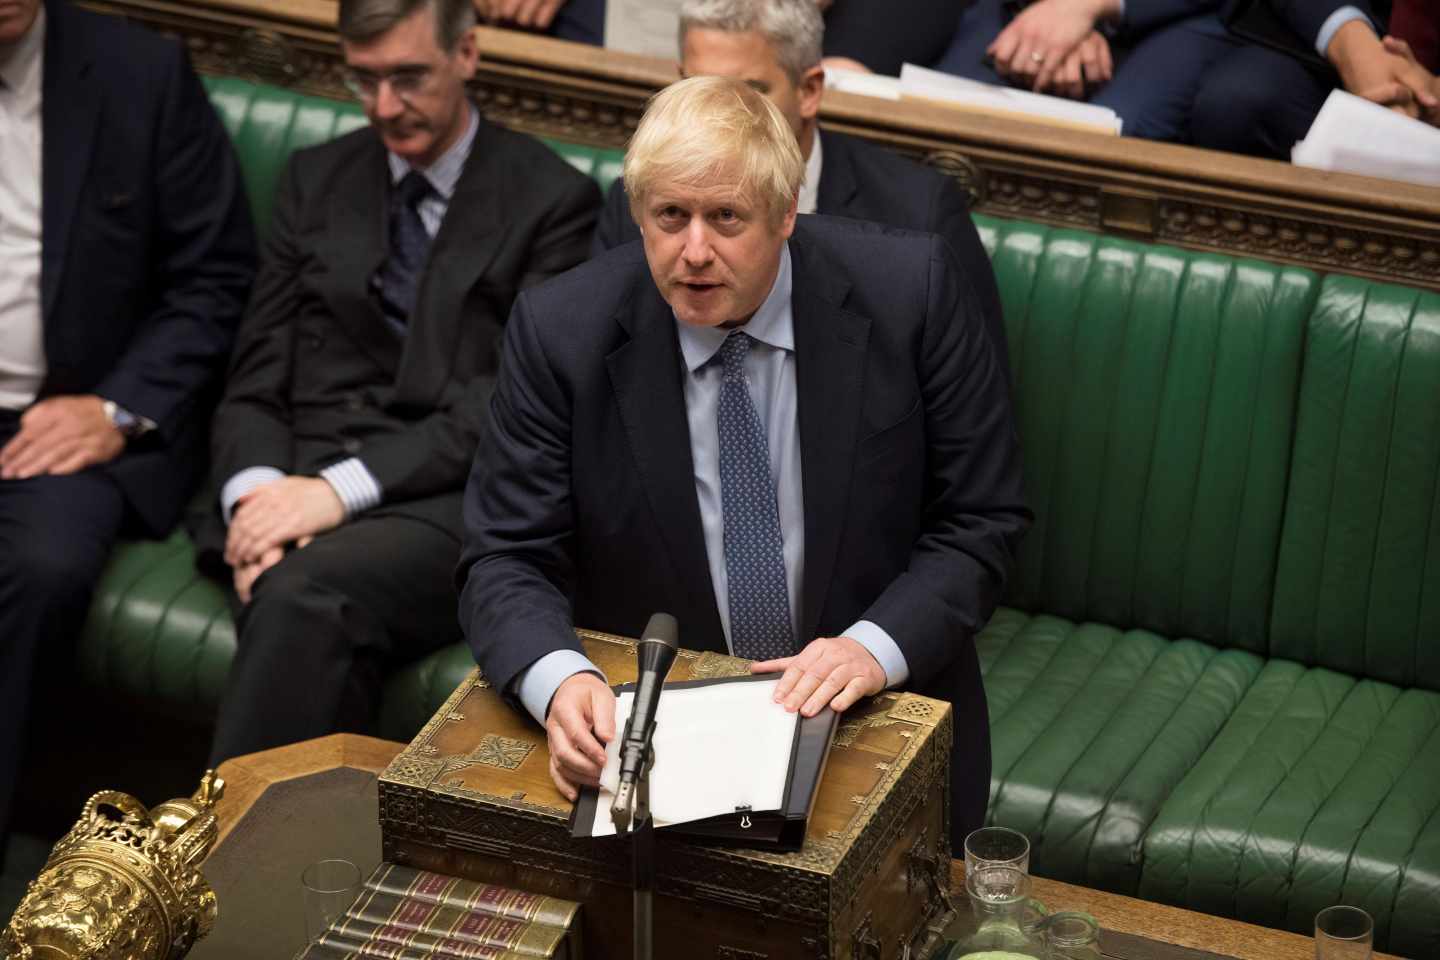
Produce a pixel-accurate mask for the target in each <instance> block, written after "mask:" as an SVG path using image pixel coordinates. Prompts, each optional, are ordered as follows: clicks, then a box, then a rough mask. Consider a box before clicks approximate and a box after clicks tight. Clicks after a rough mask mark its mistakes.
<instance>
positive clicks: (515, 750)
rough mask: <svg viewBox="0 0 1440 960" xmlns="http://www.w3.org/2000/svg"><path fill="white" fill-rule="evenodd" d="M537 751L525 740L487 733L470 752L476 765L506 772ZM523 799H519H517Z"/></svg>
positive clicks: (533, 745)
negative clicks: (499, 768) (533, 751)
mask: <svg viewBox="0 0 1440 960" xmlns="http://www.w3.org/2000/svg"><path fill="white" fill-rule="evenodd" d="M534 749H535V744H533V743H530V742H527V741H525V740H514V739H511V738H510V737H499V736H496V735H495V734H493V733H487V734H485V736H483V737H481V738H480V743H479V744H477V745H476V747H475V749H474V750H472V751H470V758H469V759H471V760H473V761H474V762H476V763H481V764H484V765H485V766H487V767H501V768H503V769H505V770H514V769H515V768H516V767H518V766H520V764H522V763H524V762H525V758H526V757H528V756H530V752H531V751H532V750H534ZM516 799H517V800H518V799H521V798H519V797H517V798H516Z"/></svg>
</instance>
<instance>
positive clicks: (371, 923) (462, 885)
mask: <svg viewBox="0 0 1440 960" xmlns="http://www.w3.org/2000/svg"><path fill="white" fill-rule="evenodd" d="M579 913H580V904H578V903H572V902H571V901H569V900H558V899H556V898H554V897H543V896H539V895H537V894H533V893H524V892H522V891H520V890H510V889H508V888H506V887H500V886H495V885H493V884H488V883H475V882H473V881H470V880H459V879H456V878H455V877H447V876H443V875H441V874H438V873H430V872H428V871H425V870H413V869H410V868H409V867H401V866H397V865H395V864H391V863H382V864H380V866H379V867H377V868H376V869H375V872H374V873H373V874H371V875H370V879H368V880H366V881H365V887H364V889H362V890H361V892H360V896H359V897H357V898H356V900H355V902H354V903H353V904H352V905H351V906H350V909H349V910H348V911H346V913H345V916H343V917H341V918H340V919H338V920H336V921H335V923H333V924H332V925H331V927H330V929H329V930H327V931H325V933H324V934H322V935H321V936H320V938H319V939H318V940H316V941H315V942H314V943H312V944H311V945H310V946H309V947H308V948H306V950H305V952H304V953H302V954H300V958H301V960H341V958H352V957H353V958H355V960H372V958H380V957H386V958H391V960H449V958H467V960H535V958H554V960H579V958H580V956H581V950H580V925H579V923H578V922H577V920H578V917H579Z"/></svg>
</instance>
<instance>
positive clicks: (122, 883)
mask: <svg viewBox="0 0 1440 960" xmlns="http://www.w3.org/2000/svg"><path fill="white" fill-rule="evenodd" d="M224 791H225V781H223V780H221V779H220V778H219V777H217V776H215V772H214V771H213V770H211V771H207V772H206V774H205V777H204V778H203V779H202V780H201V781H200V787H199V789H197V790H196V791H195V793H194V794H193V795H191V796H190V797H189V798H177V799H174V800H169V801H167V802H165V803H162V804H160V805H159V806H157V807H155V808H154V809H153V810H147V809H146V808H145V806H144V805H143V804H141V803H140V801H138V800H136V799H135V798H134V797H132V796H130V795H129V794H125V793H120V792H118V791H114V790H107V791H103V792H101V793H97V794H95V795H94V796H93V797H91V798H90V800H89V802H87V803H86V804H85V808H84V811H83V812H82V813H81V815H80V819H79V821H78V822H76V824H75V826H74V827H73V828H71V830H70V832H69V833H67V834H66V835H65V836H64V837H63V838H62V839H61V840H60V842H59V843H57V844H56V845H55V849H54V850H52V851H51V853H50V858H49V860H47V861H46V863H45V869H44V870H43V871H42V872H41V874H40V876H39V877H38V878H36V879H35V880H34V881H32V882H31V884H30V887H29V889H28V891H27V892H26V894H25V899H24V900H22V901H21V902H20V906H19V908H18V909H17V910H16V911H15V915H14V917H12V918H11V920H10V923H9V925H8V926H7V927H6V928H5V930H4V932H3V933H0V954H3V955H4V956H5V957H8V958H10V960H111V958H121V957H123V958H126V960H178V958H180V957H183V956H185V954H186V953H188V952H189V951H190V947H191V946H192V945H193V944H194V943H195V941H196V940H198V939H200V938H201V937H204V936H205V935H206V934H208V933H209V932H210V929H211V927H213V926H214V924H215V918H216V915H217V912H218V909H217V906H216V900H215V892H214V891H213V890H212V889H211V888H210V885H209V884H208V883H207V882H206V881H205V878H204V877H203V876H202V875H201V873H200V865H201V863H203V862H204V860H205V858H206V857H207V856H208V855H209V853H210V850H211V849H212V848H213V847H214V846H215V841H216V839H217V838H218V836H219V826H218V824H217V822H216V819H215V812H214V810H215V804H216V802H217V801H218V800H219V799H220V796H221V795H222V794H223V793H224Z"/></svg>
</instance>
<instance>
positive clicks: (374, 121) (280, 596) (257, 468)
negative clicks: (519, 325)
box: [201, 0, 600, 762]
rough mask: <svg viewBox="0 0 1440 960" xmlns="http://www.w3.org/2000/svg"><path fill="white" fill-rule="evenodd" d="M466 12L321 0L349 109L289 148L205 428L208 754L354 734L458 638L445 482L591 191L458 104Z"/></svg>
mask: <svg viewBox="0 0 1440 960" xmlns="http://www.w3.org/2000/svg"><path fill="white" fill-rule="evenodd" d="M474 18H475V15H474V12H473V8H472V7H471V5H470V2H469V0H341V3H340V20H339V33H340V37H341V44H342V47H343V52H344V57H345V63H346V70H347V83H348V85H349V86H350V89H351V90H352V91H353V92H354V93H355V95H356V96H357V97H358V98H359V100H360V102H361V104H362V105H363V106H364V109H365V114H366V116H367V117H368V119H369V121H370V125H369V128H368V129H365V130H360V131H356V132H354V133H351V134H350V135H348V136H345V137H342V138H340V139H339V140H336V141H334V142H332V143H329V144H325V145H323V146H320V147H316V148H314V149H310V150H303V151H300V152H298V153H297V154H295V156H294V157H293V158H292V159H291V161H290V164H289V167H288V169H287V171H286V172H285V174H284V176H283V177H282V179H281V182H280V185H279V193H278V196H277V198H276V203H275V219H274V223H273V224H272V226H271V230H270V236H269V239H268V242H267V243H266V245H265V254H264V259H263V265H262V269H261V273H260V277H259V280H258V282H257V285H256V289H255V294H254V298H253V300H252V302H251V304H250V308H249V313H248V315H247V317H246V318H245V321H244V323H243V324H242V326H241V330H240V333H239V337H238V340H237V345H236V350H235V354H234V359H233V361H232V366H231V371H230V381H229V384H228V386H227V389H226V394H225V398H224V401H223V402H222V404H221V406H220V409H219V411H218V413H217V415H216V419H215V424H214V432H213V440H212V460H213V466H214V471H215V473H214V475H215V478H216V481H217V483H218V485H219V491H218V496H217V498H216V502H215V507H214V512H213V516H212V518H211V522H210V524H209V530H208V532H207V534H202V537H201V541H202V549H203V551H204V552H203V554H202V564H208V566H209V567H210V568H211V569H217V568H218V571H219V572H221V573H222V574H223V576H225V577H226V578H227V579H228V581H229V583H230V585H231V586H232V587H233V589H234V593H235V598H236V603H237V605H238V615H237V620H236V627H237V632H238V635H239V636H238V639H239V652H238V655H237V657H236V660H235V664H234V667H233V668H232V672H231V676H230V681H229V687H228V689H227V692H226V695H225V698H224V702H223V703H222V706H221V711H220V718H219V724H218V729H217V732H216V740H215V744H214V748H213V754H214V759H215V760H216V761H217V762H218V761H220V760H223V759H225V758H227V757H231V756H235V755H237V754H241V753H247V752H250V751H254V750H260V749H264V748H267V747H271V746H275V745H278V744H282V743H288V742H292V741H296V740H302V739H306V738H309V737H314V736H318V735H322V734H325V733H330V732H333V731H336V730H365V729H367V728H368V727H369V726H370V724H371V722H372V720H373V718H374V714H375V706H376V703H377V699H378V694H379V681H380V677H381V676H382V674H383V673H384V672H386V671H387V670H388V669H389V668H390V667H392V666H393V665H395V664H397V663H403V662H405V661H407V660H412V659H415V658H416V657H419V656H421V655H422V654H424V653H426V652H428V651H430V650H432V649H434V648H436V647H438V646H441V645H444V644H447V643H450V642H453V641H454V640H456V639H458V638H459V629H458V626H457V624H456V621H455V604H456V598H455V593H454V588H453V587H452V586H451V572H452V571H453V569H454V567H455V564H456V561H457V560H458V558H459V552H460V540H459V531H460V500H461V491H462V490H463V488H464V486H465V478H466V476H467V473H468V469H469V465H470V461H471V458H472V457H473V455H474V451H475V447H476V443H477V439H478V436H479V433H480V430H481V427H482V424H483V421H484V417H485V411H486V410H487V408H488V405H489V395H490V392H491V388H492V386H493V383H494V375H495V372H496V365H497V364H498V362H499V337H500V332H501V328H502V324H503V322H504V320H505V317H506V316H507V314H508V313H509V310H510V305H511V302H512V301H513V300H514V298H515V296H516V295H517V294H518V292H519V291H520V290H522V289H524V288H526V287H528V286H530V285H532V284H534V283H536V282H538V281H540V280H544V279H546V278H547V277H550V276H552V275H554V274H557V273H559V272H561V271H563V270H566V269H568V268H569V267H571V266H573V265H575V264H577V263H579V262H580V261H581V260H582V259H583V258H584V257H585V253H586V247H587V244H588V242H589V238H590V233H591V231H592V229H593V227H594V223H595V217H596V210H597V208H598V206H599V201H600V197H599V191H598V189H597V188H596V186H595V185H594V183H593V182H592V181H591V180H590V179H589V178H587V177H584V176H582V175H581V174H579V173H577V172H575V171H574V170H573V169H571V168H570V167H569V166H568V165H567V164H566V163H565V162H564V161H563V160H561V159H560V158H559V157H557V156H556V155H555V154H554V153H552V152H551V151H550V150H549V149H547V148H546V147H544V146H543V145H541V144H540V143H539V142H537V141H535V140H534V139H532V138H530V137H526V136H523V135H520V134H517V133H512V132H510V131H507V130H504V129H501V128H499V127H495V126H492V125H490V124H488V123H487V122H486V121H485V120H484V119H483V118H482V117H481V116H480V114H479V111H478V110H477V109H476V108H475V107H474V105H473V104H472V103H471V102H470V100H469V98H468V96H467V95H466V91H465V84H466V81H468V80H469V79H470V78H471V77H472V76H473V75H474V72H475V64H476V59H477V52H476V48H475V42H474V38H473V37H472V35H471V34H472V29H471V28H472V27H473V25H474ZM221 560H223V565H222V564H221V563H220V561H221Z"/></svg>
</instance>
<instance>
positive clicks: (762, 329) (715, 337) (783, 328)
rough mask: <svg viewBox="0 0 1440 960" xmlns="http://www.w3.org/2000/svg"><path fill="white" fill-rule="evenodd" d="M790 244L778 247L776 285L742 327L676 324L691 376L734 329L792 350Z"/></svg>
mask: <svg viewBox="0 0 1440 960" xmlns="http://www.w3.org/2000/svg"><path fill="white" fill-rule="evenodd" d="M791 286H792V281H791V270H790V245H789V244H788V243H787V244H786V245H785V246H783V247H781V248H780V269H779V270H777V271H776V272H775V283H774V284H772V285H771V287H770V294H769V295H768V296H767V297H766V298H765V301H764V302H763V303H761V304H760V309H758V310H756V311H755V316H753V317H751V318H750V322H749V323H747V324H745V326H743V327H730V328H728V329H727V328H725V327H695V326H691V325H690V324H688V323H682V322H681V321H680V320H679V319H677V320H676V321H675V325H676V327H678V328H679V333H680V353H681V354H682V355H683V356H684V358H685V367H686V369H688V370H689V371H690V372H691V373H694V372H695V371H696V370H699V369H700V368H701V367H703V366H704V365H705V364H707V363H709V362H710V360H711V358H713V357H714V356H715V354H716V353H717V352H718V351H719V350H720V346H721V344H723V343H724V342H725V338H726V337H728V336H730V334H732V333H734V332H735V331H736V330H744V331H745V332H746V333H748V334H750V336H751V337H753V338H755V339H756V340H759V341H760V342H761V343H763V344H766V345H768V346H771V347H774V348H775V349H777V350H789V351H790V352H792V353H793V352H794V351H795V317H794V314H793V313H792V312H791V310H790V292H791Z"/></svg>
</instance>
